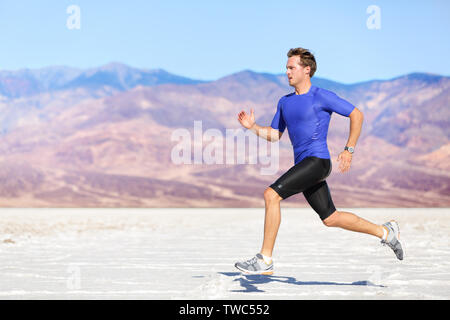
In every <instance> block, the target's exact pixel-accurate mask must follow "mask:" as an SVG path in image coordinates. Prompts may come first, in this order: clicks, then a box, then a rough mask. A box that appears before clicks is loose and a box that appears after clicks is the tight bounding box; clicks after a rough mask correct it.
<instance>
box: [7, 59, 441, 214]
mask: <svg viewBox="0 0 450 320" xmlns="http://www.w3.org/2000/svg"><path fill="white" fill-rule="evenodd" d="M312 83H313V84H314V85H316V86H319V87H322V88H325V89H329V90H332V91H334V92H336V93H337V94H338V95H339V96H341V97H343V98H345V99H347V100H348V101H350V102H351V103H353V104H354V105H355V106H357V107H358V108H359V109H360V110H361V111H363V113H364V116H365V121H364V124H363V129H362V133H361V136H360V138H359V140H358V144H357V146H356V152H355V154H354V156H353V162H352V167H351V169H350V171H349V172H348V173H344V174H343V173H340V172H338V170H337V168H338V162H337V161H336V159H337V156H338V154H339V152H340V151H341V150H342V149H343V147H344V146H345V143H346V141H347V138H348V132H349V127H350V124H349V119H348V118H345V117H342V116H340V115H338V114H333V116H332V119H331V122H330V129H329V133H328V146H329V150H330V153H331V158H332V163H333V171H332V173H331V175H330V176H329V177H328V179H327V181H328V184H329V186H330V189H331V192H332V196H333V200H334V202H335V204H336V206H343V207H405V208H408V207H448V206H449V205H450V171H449V168H450V161H449V160H450V142H449V136H450V132H449V128H450V126H449V119H450V108H449V105H450V91H449V88H450V78H449V77H446V76H440V75H435V74H425V73H412V74H408V75H404V76H400V77H397V78H394V79H388V80H373V81H368V82H361V83H355V84H341V83H337V82H333V81H330V80H326V79H321V78H316V77H313V78H312ZM291 91H292V88H291V87H289V86H288V85H287V82H286V79H285V75H284V74H268V73H257V72H253V71H251V70H244V71H242V72H238V73H235V74H231V75H229V76H226V77H223V78H220V79H218V80H215V81H197V80H194V79H187V78H183V77H180V76H176V75H172V74H169V73H167V72H165V71H164V70H161V69H157V70H141V69H137V68H132V67H130V66H127V65H124V64H120V63H111V64H108V65H105V66H102V67H99V68H93V69H87V70H82V69H75V68H69V67H49V68H43V69H23V70H18V71H0V110H1V112H0V123H1V130H2V131H1V132H2V133H1V141H2V143H1V144H0V182H1V183H0V201H1V204H2V207H136V208H142V207H255V208H256V207H263V206H264V200H263V197H262V195H263V192H264V189H265V188H266V187H267V186H268V185H270V184H271V183H272V182H273V181H275V180H276V179H277V178H278V176H280V175H281V174H282V173H283V172H284V171H286V170H287V169H289V168H290V167H291V166H292V165H293V160H294V159H293V152H292V147H291V144H290V141H289V137H288V135H287V134H285V135H283V137H282V139H281V140H280V142H279V158H278V159H279V170H278V171H277V173H275V174H272V175H262V174H261V168H262V167H264V165H263V164H261V163H256V164H250V163H249V162H248V161H247V162H246V163H244V164H237V163H233V164H206V163H201V164H194V163H192V164H175V163H174V162H173V161H172V159H171V151H172V149H173V148H174V146H175V145H176V142H174V141H173V140H172V139H171V135H172V134H173V132H174V131H175V130H177V129H180V128H182V129H186V130H188V131H189V132H191V133H192V131H193V128H194V121H201V123H202V129H203V130H204V131H205V130H207V129H216V130H219V132H222V133H224V134H225V131H226V130H227V129H239V128H240V124H239V122H238V121H237V114H238V112H239V111H241V110H246V111H247V112H249V111H250V108H253V109H254V110H255V116H256V121H257V123H258V124H260V125H266V126H269V125H270V122H271V119H272V117H273V115H274V113H275V111H276V104H277V102H278V99H279V98H280V97H281V96H283V95H285V94H287V93H289V92H291ZM192 143H193V145H194V144H195V143H196V142H195V141H194V140H193V141H192ZM206 146H207V143H204V144H203V148H205V147H206ZM192 148H194V146H192ZM240 152H246V150H240ZM284 205H285V206H287V207H308V204H307V202H306V200H305V199H304V198H303V196H302V195H296V196H294V197H291V198H289V199H287V200H285V204H284Z"/></svg>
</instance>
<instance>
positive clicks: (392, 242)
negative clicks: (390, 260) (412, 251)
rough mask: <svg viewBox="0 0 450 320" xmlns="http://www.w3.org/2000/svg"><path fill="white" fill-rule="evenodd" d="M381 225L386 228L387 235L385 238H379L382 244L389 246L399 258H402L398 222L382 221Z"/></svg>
mask: <svg viewBox="0 0 450 320" xmlns="http://www.w3.org/2000/svg"><path fill="white" fill-rule="evenodd" d="M383 227H384V228H386V231H387V233H388V234H387V237H386V240H381V243H382V244H383V245H387V246H389V247H390V248H391V249H392V250H393V251H394V253H395V255H396V256H397V258H398V259H399V260H403V248H402V244H401V243H400V240H399V239H400V228H399V227H398V223H397V222H396V221H394V220H391V221H389V222H386V223H383Z"/></svg>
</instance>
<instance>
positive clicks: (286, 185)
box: [270, 157, 336, 220]
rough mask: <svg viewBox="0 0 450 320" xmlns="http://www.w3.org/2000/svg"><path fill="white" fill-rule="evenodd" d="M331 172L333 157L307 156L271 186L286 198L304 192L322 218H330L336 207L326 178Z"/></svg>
mask: <svg viewBox="0 0 450 320" xmlns="http://www.w3.org/2000/svg"><path fill="white" fill-rule="evenodd" d="M330 173H331V159H323V158H318V157H307V158H305V159H303V160H302V161H300V162H299V163H297V164H296V165H294V166H293V167H292V168H290V169H289V170H288V171H287V172H286V173H284V174H283V175H282V176H281V177H280V178H278V180H277V181H275V182H274V183H272V184H271V185H270V187H271V188H272V189H273V190H275V191H276V192H277V193H278V194H279V195H280V197H282V198H283V199H286V198H288V197H290V196H292V195H294V194H297V193H300V192H303V195H304V196H305V198H306V200H307V201H308V203H309V204H310V205H311V207H312V208H313V209H314V211H316V212H317V213H318V214H319V216H320V219H322V220H325V219H326V218H328V217H329V216H330V215H331V214H332V213H333V212H334V211H336V208H335V206H334V204H333V200H332V199H331V194H330V190H329V189H328V185H327V182H326V181H325V179H326V178H327V177H328V176H329V175H330Z"/></svg>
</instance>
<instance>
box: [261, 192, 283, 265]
mask: <svg viewBox="0 0 450 320" xmlns="http://www.w3.org/2000/svg"><path fill="white" fill-rule="evenodd" d="M281 200H283V198H281V197H280V196H279V195H278V193H276V192H275V190H273V189H272V188H270V187H269V188H267V189H266V190H265V191H264V201H265V206H266V216H265V219H264V240H263V245H262V248H261V253H262V254H263V255H265V256H267V257H271V256H272V251H273V247H274V246H275V239H276V237H277V233H278V229H279V227H280V222H281V210H280V201H281Z"/></svg>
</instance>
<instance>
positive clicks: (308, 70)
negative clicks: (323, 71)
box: [304, 66, 311, 75]
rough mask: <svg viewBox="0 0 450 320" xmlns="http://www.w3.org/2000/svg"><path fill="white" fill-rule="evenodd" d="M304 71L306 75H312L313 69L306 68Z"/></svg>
mask: <svg viewBox="0 0 450 320" xmlns="http://www.w3.org/2000/svg"><path fill="white" fill-rule="evenodd" d="M304 70H305V74H308V75H310V74H311V67H310V66H307V67H305V68H304Z"/></svg>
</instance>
